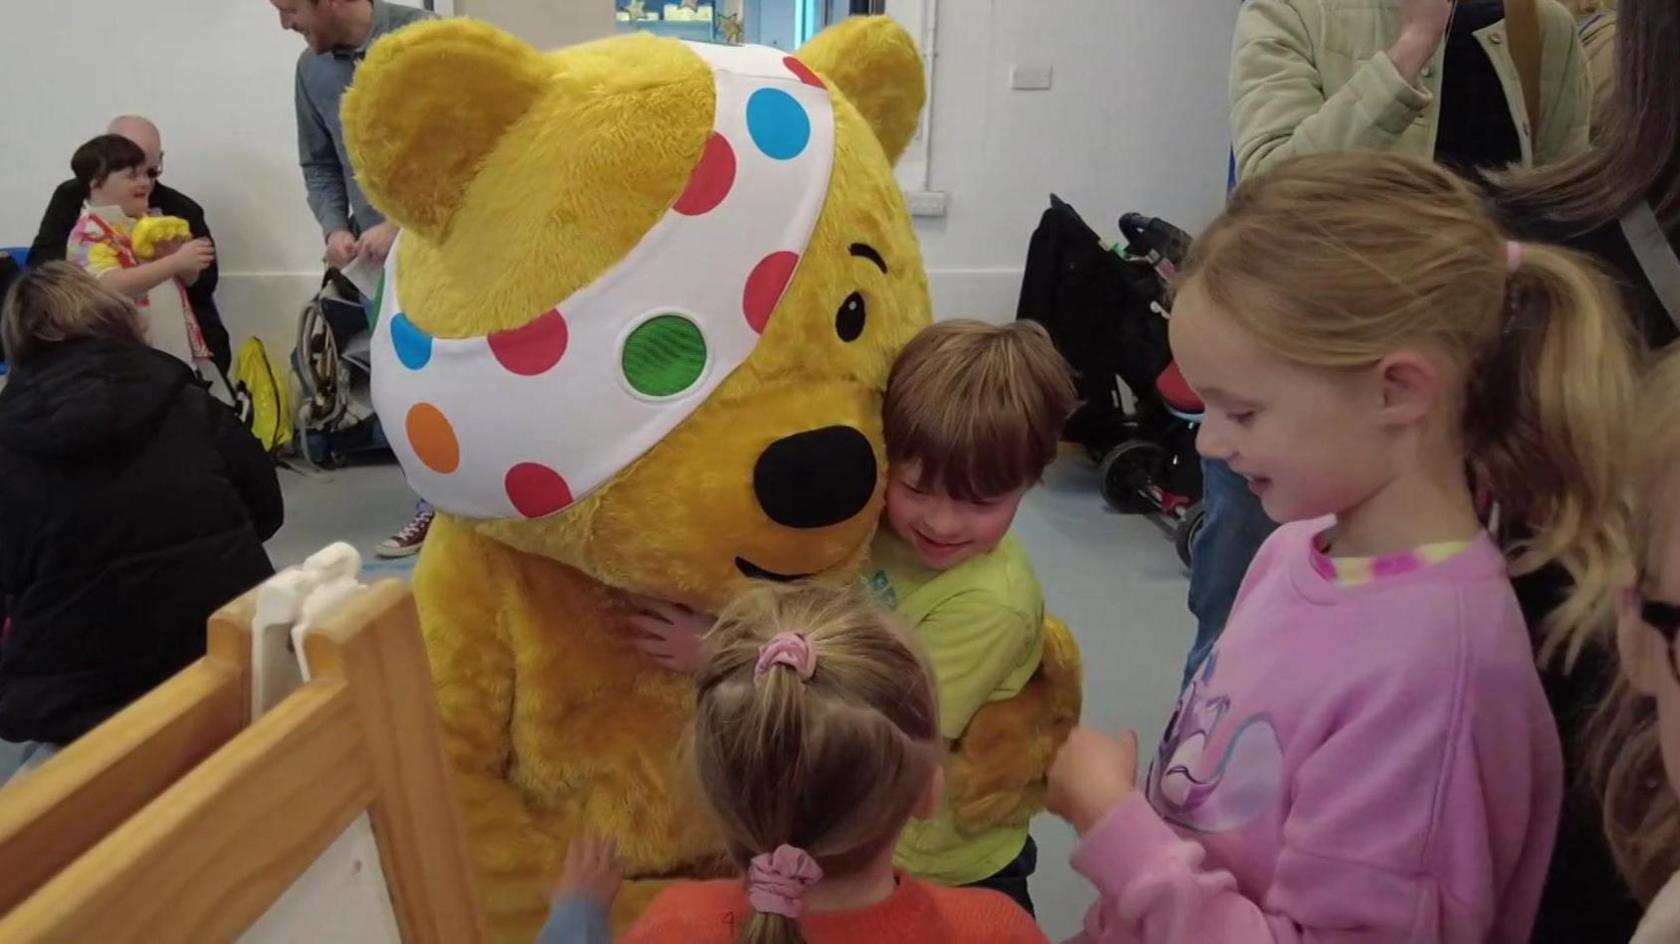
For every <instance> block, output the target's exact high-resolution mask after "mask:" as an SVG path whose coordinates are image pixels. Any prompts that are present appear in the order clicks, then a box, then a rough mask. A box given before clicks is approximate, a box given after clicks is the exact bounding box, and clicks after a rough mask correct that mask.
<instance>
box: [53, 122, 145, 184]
mask: <svg viewBox="0 0 1680 944" xmlns="http://www.w3.org/2000/svg"><path fill="white" fill-rule="evenodd" d="M145 166H146V152H145V151H142V150H140V145H138V144H135V143H134V142H133V141H130V140H129V139H127V138H125V137H123V136H122V135H120V134H102V135H100V136H99V137H97V138H94V139H93V140H91V141H88V142H87V143H86V144H83V145H82V146H81V147H79V148H77V149H76V153H75V154H73V155H71V156H70V172H71V173H73V174H75V175H76V179H77V180H78V181H80V182H81V184H82V186H84V187H93V186H97V185H98V184H100V183H102V182H104V180H105V178H107V177H109V176H111V175H112V174H116V173H121V172H122V171H125V170H130V169H132V168H136V167H145Z"/></svg>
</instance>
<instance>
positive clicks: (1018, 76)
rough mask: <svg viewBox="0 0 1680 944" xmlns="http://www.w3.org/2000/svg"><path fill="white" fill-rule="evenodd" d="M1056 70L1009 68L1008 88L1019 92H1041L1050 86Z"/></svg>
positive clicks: (1023, 67) (1042, 67) (1037, 67)
mask: <svg viewBox="0 0 1680 944" xmlns="http://www.w3.org/2000/svg"><path fill="white" fill-rule="evenodd" d="M1055 72H1056V70H1055V69H1054V68H1053V67H1051V66H1010V67H1009V87H1010V88H1012V89H1019V90H1021V91H1028V92H1035V91H1043V90H1045V89H1048V88H1049V87H1050V86H1051V83H1052V81H1053V80H1054V79H1055Z"/></svg>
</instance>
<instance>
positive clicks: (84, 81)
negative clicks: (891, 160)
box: [0, 0, 1236, 355]
mask: <svg viewBox="0 0 1680 944" xmlns="http://www.w3.org/2000/svg"><path fill="white" fill-rule="evenodd" d="M926 2H931V0H889V10H890V11H891V12H894V13H897V14H900V15H906V16H907V18H909V19H910V20H911V21H912V22H914V23H918V24H919V23H920V22H921V21H922V13H921V11H922V10H923V9H924V7H923V6H922V4H923V3H926ZM6 6H7V9H6V12H5V28H4V30H3V31H0V88H9V89H13V90H15V91H16V92H17V94H14V95H12V96H10V97H9V98H8V101H7V115H6V120H5V122H4V125H3V127H4V128H5V142H4V143H5V154H6V163H7V167H6V173H5V174H3V175H0V245H19V244H27V243H28V242H29V241H30V240H31V238H33V236H34V233H35V228H36V225H37V223H38V222H39V219H40V213H41V211H42V209H44V208H45V205H46V200H47V196H48V195H49V194H50V193H51V191H52V188H53V186H54V185H56V184H57V183H58V182H59V181H60V180H63V179H64V178H66V177H67V176H69V160H70V154H71V152H72V151H73V150H74V149H75V147H76V146H77V145H78V144H80V143H81V142H82V141H84V140H86V139H87V138H89V137H91V136H93V135H94V134H97V133H98V132H100V131H101V130H103V128H104V125H105V122H106V121H107V120H108V119H109V118H110V117H111V116H113V115H115V114H117V113H119V112H124V111H137V112H141V113H144V114H148V115H150V116H151V117H153V118H154V119H155V120H156V121H157V122H158V123H159V124H160V125H161V126H162V128H163V132H164V137H165V140H164V147H165V150H166V154H167V157H166V161H165V165H166V166H165V176H164V180H165V181H166V182H168V183H169V184H171V185H172V186H175V187H178V188H180V189H181V190H183V191H185V192H186V193H188V194H190V195H191V196H193V197H194V198H196V199H197V200H198V201H199V202H200V203H202V204H204V206H205V209H206V212H207V213H208V215H209V220H210V225H211V228H212V229H213V230H214V231H215V234H216V238H217V242H218V245H219V247H220V252H221V262H222V273H223V275H222V289H221V293H220V301H221V306H222V309H223V311H224V313H225V314H226V316H227V318H228V321H229V327H230V328H231V329H232V330H233V332H234V334H235V335H236V337H237V336H244V335H247V334H250V333H259V334H262V335H264V336H266V337H268V338H269V339H271V341H272V342H274V343H275V345H276V350H275V353H276V354H277V355H283V354H284V352H286V351H289V350H290V348H291V338H290V335H291V331H292V329H293V327H294V325H295V320H296V315H297V310H298V308H299V307H301V305H302V304H303V302H304V301H305V300H306V299H307V298H308V296H309V294H310V293H311V291H312V290H313V288H314V285H315V283H316V281H317V280H318V278H319V271H320V268H319V254H320V234H319V232H318V231H317V229H316V227H315V224H314V220H313V219H312V218H311V216H310V215H309V211H308V209H307V207H306V205H305V203H304V191H303V183H302V179H301V177H300V176H299V173H298V169H297V163H296V143H295V129H294V113H293V103H292V75H293V68H294V64H295V62H296V60H297V56H298V53H299V52H300V51H301V49H302V40H301V39H300V38H298V37H297V36H295V35H293V34H290V33H286V32H283V31H281V29H280V27H279V23H278V18H277V17H276V15H275V14H274V12H273V10H272V8H271V7H270V6H269V4H268V3H267V2H266V0H148V2H147V3H145V4H144V11H143V12H141V11H140V10H139V8H138V6H137V5H136V4H135V3H134V0H77V2H76V3H73V4H72V3H11V4H7V5H6ZM906 8H908V10H909V12H908V13H907V14H906V13H905V12H904V11H905V10H906ZM457 9H458V10H459V11H460V12H469V13H473V14H476V15H484V16H487V17H488V18H490V19H492V20H496V21H499V22H502V23H503V25H506V26H509V27H510V28H513V29H516V30H519V31H520V32H522V33H525V34H526V35H527V37H528V38H530V39H531V40H532V41H533V42H537V43H539V44H542V45H548V44H550V43H551V42H553V41H565V40H571V39H581V38H585V37H587V36H591V35H596V34H599V33H604V32H605V31H607V30H609V29H610V28H611V25H610V22H609V20H608V19H607V18H608V17H609V16H610V10H611V5H610V3H609V2H608V0H598V2H597V0H459V2H458V3H457ZM1235 10H1236V2H1235V0H1194V2H1191V0H1054V2H1043V0H939V3H938V6H937V9H936V13H937V24H938V28H937V33H936V36H935V39H934V44H935V47H936V51H937V60H936V61H937V65H936V69H935V75H934V98H933V104H932V112H931V121H932V125H931V127H932V131H931V135H930V137H929V139H928V141H927V144H928V147H929V154H928V161H929V164H928V172H927V176H928V184H927V186H928V187H929V189H933V190H943V191H948V192H949V194H950V204H949V215H948V216H947V217H945V218H943V219H934V220H926V221H922V222H920V223H919V224H918V228H919V230H920V232H921V237H922V243H923V249H924V252H925V254H926V257H927V262H928V266H929V268H930V270H931V272H932V281H933V286H934V293H935V300H936V302H937V306H938V308H937V310H938V313H939V314H940V315H941V316H943V317H955V316H959V315H966V316H976V317H986V318H992V319H1006V318H1009V317H1012V316H1013V314H1014V310H1015V297H1016V294H1017V292H1018V288H1019V279H1020V269H1021V265H1022V261H1023V259H1024V258H1025V255H1026V245H1027V238H1028V236H1029V234H1030V233H1031V231H1032V227H1033V225H1034V224H1035V222H1036V221H1037V218H1038V214H1039V213H1040V212H1041V211H1042V209H1043V208H1044V206H1045V205H1046V202H1047V196H1048V194H1049V193H1050V192H1051V191H1052V190H1054V191H1056V192H1057V193H1059V194H1061V196H1062V197H1063V198H1065V199H1067V200H1070V201H1072V202H1073V204H1074V205H1075V206H1076V207H1078V208H1079V209H1080V211H1081V212H1082V213H1084V214H1085V215H1086V217H1087V218H1088V219H1089V220H1090V221H1091V222H1092V223H1093V224H1094V225H1096V226H1097V227H1098V229H1099V230H1100V231H1103V232H1105V233H1112V232H1113V229H1114V219H1115V218H1116V217H1118V216H1119V214H1120V213H1121V212H1124V211H1126V210H1133V209H1137V210H1144V211H1148V212H1152V213H1158V214H1161V215H1164V216H1167V217H1169V218H1170V219H1173V220H1174V221H1175V222H1178V223H1180V224H1182V225H1185V226H1196V225H1199V224H1201V223H1202V222H1204V221H1205V220H1206V219H1208V218H1209V217H1210V216H1212V214H1213V213H1214V212H1216V210H1217V209H1218V206H1219V201H1220V199H1221V197H1222V194H1223V186H1224V176H1225V154H1226V138H1227V134H1226V130H1225V73H1226V61H1227V58H1228V54H1229V45H1230V34H1231V26H1232V22H1233V20H1234V17H1235ZM597 11H598V12H597ZM92 24H101V25H100V26H98V27H94V26H93V25H92ZM76 63H86V64H87V67H86V68H85V69H82V70H78V69H77V68H76V67H75V64H76ZM1013 63H1019V64H1028V65H1050V66H1053V67H1054V68H1055V87H1054V88H1053V89H1052V90H1050V91H1048V92H1018V91H1011V90H1010V89H1009V88H1008V81H1009V67H1010V65H1011V64H1013ZM119 79H120V81H119ZM23 90H29V91H23ZM912 158H914V155H912Z"/></svg>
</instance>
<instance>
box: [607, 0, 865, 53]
mask: <svg viewBox="0 0 1680 944" xmlns="http://www.w3.org/2000/svg"><path fill="white" fill-rule="evenodd" d="M610 2H611V3H612V4H613V9H614V13H615V15H616V16H617V19H618V28H619V29H620V30H646V31H649V32H654V33H659V34H661V35H664V36H670V37H672V38H675V39H686V40H690V41H694V42H712V43H756V44H760V45H765V46H775V47H776V48H778V49H787V50H790V51H791V50H794V49H798V48H799V47H800V46H802V45H804V44H805V42H806V40H809V39H810V38H811V37H812V36H815V35H817V34H818V33H820V32H822V30H823V28H824V27H826V26H828V25H829V24H831V23H836V22H839V21H840V20H843V19H845V18H846V17H848V16H853V15H855V14H859V13H870V12H876V13H878V12H880V11H881V8H882V6H883V2H884V0H610Z"/></svg>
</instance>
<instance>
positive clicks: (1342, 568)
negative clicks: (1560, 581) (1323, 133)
mask: <svg viewBox="0 0 1680 944" xmlns="http://www.w3.org/2000/svg"><path fill="white" fill-rule="evenodd" d="M1172 344H1173V350H1174V353H1175V354H1176V356H1177V359H1178V364H1179V366H1180V367H1181V368H1182V370H1183V372H1184V375H1185V377H1186V378H1187V379H1188V380H1189V381H1190V383H1191V384H1192V385H1193V386H1194V387H1195V388H1196V389H1197V390H1198V391H1199V392H1200V393H1201V395H1202V397H1203V398H1204V399H1205V400H1206V403H1207V414H1206V420H1205V425H1204V426H1203V427H1202V430H1201V434H1200V439H1199V441H1198V445H1199V448H1200V450H1201V452H1202V453H1203V454H1204V455H1206V456H1209V457H1211V458H1217V459H1221V460H1223V461H1225V462H1227V463H1228V464H1229V465H1230V466H1231V467H1232V468H1233V469H1235V470H1236V471H1237V472H1239V473H1241V474H1242V475H1244V476H1245V477H1246V478H1247V479H1248V481H1249V484H1250V487H1251V488H1252V489H1253V490H1254V492H1255V493H1256V494H1257V495H1258V496H1259V497H1260V500H1261V502H1262V504H1263V505H1264V507H1265V509H1266V512H1267V514H1268V515H1269V516H1270V517H1272V518H1273V519H1274V520H1276V521H1279V522H1283V527H1281V528H1280V529H1279V530H1278V531H1277V533H1276V534H1275V535H1274V536H1273V537H1272V539H1271V540H1270V541H1269V542H1268V543H1267V544H1266V546H1265V547H1264V548H1263V549H1262V550H1261V551H1260V554H1259V556H1258V557H1257V558H1256V559H1255V561H1254V564H1253V566H1252V567H1251V568H1250V569H1249V571H1248V575H1247V577H1246V578H1245V580H1244V583H1243V587H1242V590H1241V592H1240V593H1239V594H1238V596H1237V600H1236V605H1235V607H1234V609H1233V610H1232V613H1231V618H1230V622H1229V624H1228V626H1227V628H1226V630H1225V634H1224V636H1223V638H1222V639H1221V640H1220V642H1219V644H1218V646H1217V648H1216V649H1215V650H1214V653H1213V655H1212V656H1211V657H1210V658H1209V659H1208V660H1207V662H1206V664H1205V665H1204V667H1203V668H1202V669H1201V671H1199V672H1198V674H1197V675H1196V677H1195V678H1194V679H1193V680H1192V682H1191V684H1190V685H1189V686H1188V687H1187V688H1186V690H1185V692H1184V694H1183V696H1182V697H1181V699H1180V702H1179V706H1178V711H1177V713H1176V714H1175V716H1174V717H1173V720H1172V721H1171V722H1169V724H1168V729H1167V732H1166V736H1165V738H1164V740H1163V743H1162V745H1161V748H1160V752H1159V753H1158V755H1157V756H1156V758H1155V760H1154V763H1153V764H1152V765H1151V766H1150V768H1149V770H1148V774H1147V776H1146V778H1145V779H1144V780H1143V782H1141V783H1136V782H1134V781H1135V780H1136V771H1137V761H1136V738H1135V736H1128V737H1127V738H1126V739H1124V740H1120V741H1116V740H1113V739H1110V738H1108V737H1106V736H1104V735H1101V734H1098V733H1096V732H1093V731H1088V730H1081V731H1078V732H1076V733H1075V735H1074V737H1073V739H1072V740H1071V741H1070V743H1069V744H1068V746H1067V747H1066V748H1064V749H1063V751H1062V753H1061V755H1060V757H1059V758H1058V760H1057V762H1056V765H1055V769H1054V770H1053V771H1052V774H1051V787H1050V800H1049V801H1050V806H1051V809H1052V810H1053V811H1055V812H1056V813H1058V814H1059V815H1061V816H1063V817H1064V818H1066V819H1068V820H1069V821H1071V822H1072V823H1073V825H1074V827H1075V828H1076V829H1077V830H1078V831H1079V833H1080V835H1081V837H1082V841H1081V845H1080V846H1079V848H1078V850H1077V851H1076V852H1075V854H1074V858H1073V864H1074V867H1075V868H1076V869H1078V870H1079V871H1080V872H1081V873H1082V874H1084V875H1085V876H1086V877H1087V878H1088V879H1090V881H1091V882H1092V883H1093V884H1094V885H1096V887H1097V889H1098V891H1099V892H1100V895H1101V897H1100V900H1099V902H1098V904H1097V905H1096V906H1095V907H1093V909H1092V910H1091V912H1090V914H1089V915H1088V916H1087V918H1086V923H1085V931H1084V934H1083V938H1082V939H1083V940H1085V941H1088V942H1118V941H1140V942H1148V944H1168V942H1184V944H1224V942H1240V944H1255V942H1267V941H1278V942H1284V941H1288V942H1296V941H1313V942H1332V941H1336V942H1342V941H1345V942H1355V941H1357V942H1360V944H1386V942H1417V944H1426V942H1428V944H1434V942H1448V944H1456V942H1465V944H1469V942H1484V941H1492V942H1511V944H1516V942H1526V941H1527V940H1528V938H1529V932H1530V929H1531V926H1532V924H1533V921H1534V913H1535V908H1536V905H1537V903H1538V901H1539V895H1540V888H1541V885H1542V882H1543V880H1544V878H1545V875H1546V868H1547V864H1548V861H1549V859H1550V856H1551V849H1552V842H1553V835H1554V833H1555V831H1556V825H1557V822H1558V814H1559V803H1560V798H1561V795H1562V787H1563V783H1562V772H1561V771H1562V760H1561V757H1560V751H1559V743H1558V736H1557V733H1556V728H1555V725H1554V724H1553V721H1552V717H1551V714H1550V712H1549V710H1548V708H1547V704H1546V699H1545V695H1544V694H1543V692H1542V690H1541V686H1540V682H1539V678H1538V676H1537V673H1536V671H1535V667H1534V660H1533V654H1532V650H1531V648H1530V641H1529V639H1530V637H1529V634H1528V632H1527V630H1526V627H1525V626H1524V624H1523V619H1522V614H1521V612H1520V610H1519V609H1518V606H1517V600H1516V598H1515V595H1514V594H1513V592H1512V590H1511V586H1510V581H1509V575H1510V573H1511V572H1513V571H1515V572H1525V571H1527V570H1530V569H1533V568H1536V567H1539V566H1542V565H1544V564H1547V563H1550V562H1554V561H1556V562H1558V563H1560V564H1561V565H1563V566H1564V567H1565V568H1567V570H1568V572H1569V573H1570V574H1571V575H1572V576H1573V577H1574V585H1573V587H1572V590H1571V595H1570V597H1569V598H1568V599H1567V600H1565V601H1564V602H1563V604H1562V605H1561V606H1560V607H1559V608H1558V610H1557V613H1556V615H1555V616H1554V617H1553V618H1554V619H1558V620H1567V621H1579V622H1580V623H1582V624H1583V625H1585V624H1588V623H1591V622H1593V621H1595V620H1601V619H1605V618H1608V617H1609V615H1610V614H1611V613H1612V612H1613V608H1614V590H1613V582H1614V579H1615V574H1616V572H1617V571H1618V570H1619V569H1620V567H1621V566H1622V563H1623V561H1624V559H1625V545H1626V540H1625V530H1626V529H1625V523H1624V522H1623V519H1622V517H1621V516H1620V515H1619V514H1618V512H1619V510H1620V502H1621V491H1620V485H1621V483H1620V481H1619V478H1620V460H1619V458H1618V457H1619V456H1621V455H1622V454H1623V450H1624V449H1625V443H1626V436H1625V434H1624V429H1625V425H1626V423H1627V419H1628V413H1629V408H1628V403H1629V401H1630V399H1631V396H1632V387H1633V379H1632V373H1633V372H1632V368H1631V361H1632V355H1631V353H1630V351H1629V348H1628V344H1627V342H1626V341H1625V340H1624V333H1623V324H1622V316H1621V314H1620V312H1619V309H1618V308H1617V306H1616V303H1615V302H1614V300H1613V295H1612V294H1611V293H1610V290H1608V289H1607V288H1606V287H1605V285H1603V284H1602V283H1601V281H1600V280H1599V278H1597V277H1596V276H1595V275H1594V274H1593V272H1592V270H1591V269H1590V267H1589V266H1587V265H1586V264H1584V263H1582V262H1581V261H1580V260H1578V259H1577V258H1576V257H1575V256H1573V255H1571V254H1569V253H1567V252H1565V251H1562V250H1557V249H1551V248H1547V247H1543V246H1539V245H1530V244H1516V243H1511V242H1507V240H1506V238H1505V236H1504V235H1503V234H1502V233H1501V232H1500V230H1499V228H1498V227H1497V226H1496V225H1495V224H1494V223H1493V222H1491V221H1490V220H1489V219H1488V218H1487V216H1486V215H1484V213H1483V211H1482V209H1481V207H1480V204H1479V200H1478V197H1477V194H1476V193H1475V192H1474V191H1473V190H1472V188H1471V187H1470V186H1468V185H1467V184H1465V183H1464V182H1462V181H1461V180H1459V179H1458V178H1457V177H1455V176H1453V175H1452V174H1450V173H1449V172H1446V171H1443V170H1440V169H1438V168H1436V167H1434V166H1432V165H1430V164H1428V163H1426V162H1424V161H1421V160H1416V159H1411V158H1402V157H1396V156H1386V155H1378V154H1352V153H1346V154H1336V155H1324V156H1317V157H1309V158H1304V159H1300V160H1297V161H1294V162H1291V163H1289V164H1287V165H1284V166H1281V167H1279V168H1278V169H1276V170H1275V171H1273V172H1271V173H1269V174H1266V175H1263V176H1261V177H1258V178H1256V179H1254V180H1252V181H1250V182H1248V183H1245V184H1244V185H1243V186H1242V187H1241V188H1239V189H1238V190H1237V192H1236V193H1235V194H1234V195H1233V198H1232V200H1231V203H1230V205H1229V207H1228V209H1227V210H1226V212H1225V214H1224V215H1223V216H1222V217H1221V218H1220V219H1219V220H1217V221H1215V222H1214V223H1213V225H1212V227H1211V228H1210V229H1209V230H1208V231H1207V233H1206V234H1204V235H1203V236H1202V238H1201V240H1199V241H1198V242H1197V244H1196V248H1195V250H1194V251H1193V253H1192V257H1191V259H1190V261H1189V265H1188V267H1187V270H1186V272H1185V275H1184V281H1183V282H1182V284H1181V286H1180V291H1179V294H1178V298H1177V301H1176V303H1175V305H1174V308H1173V321H1172ZM1478 498H1485V499H1489V500H1491V501H1492V503H1493V504H1494V507H1495V508H1496V509H1498V511H1495V512H1494V513H1495V514H1498V513H1500V512H1503V513H1504V514H1505V515H1506V516H1507V517H1508V518H1509V519H1510V520H1517V521H1523V522H1527V523H1530V524H1532V525H1533V533H1532V534H1531V535H1528V536H1526V539H1524V540H1522V541H1520V542H1512V543H1510V544H1508V545H1507V546H1504V547H1501V546H1500V545H1499V544H1497V543H1496V542H1495V540H1494V539H1493V538H1491V537H1489V535H1488V533H1487V532H1486V531H1485V530H1484V528H1483V525H1482V522H1481V519H1480V517H1479V516H1478V506H1479V502H1478Z"/></svg>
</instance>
